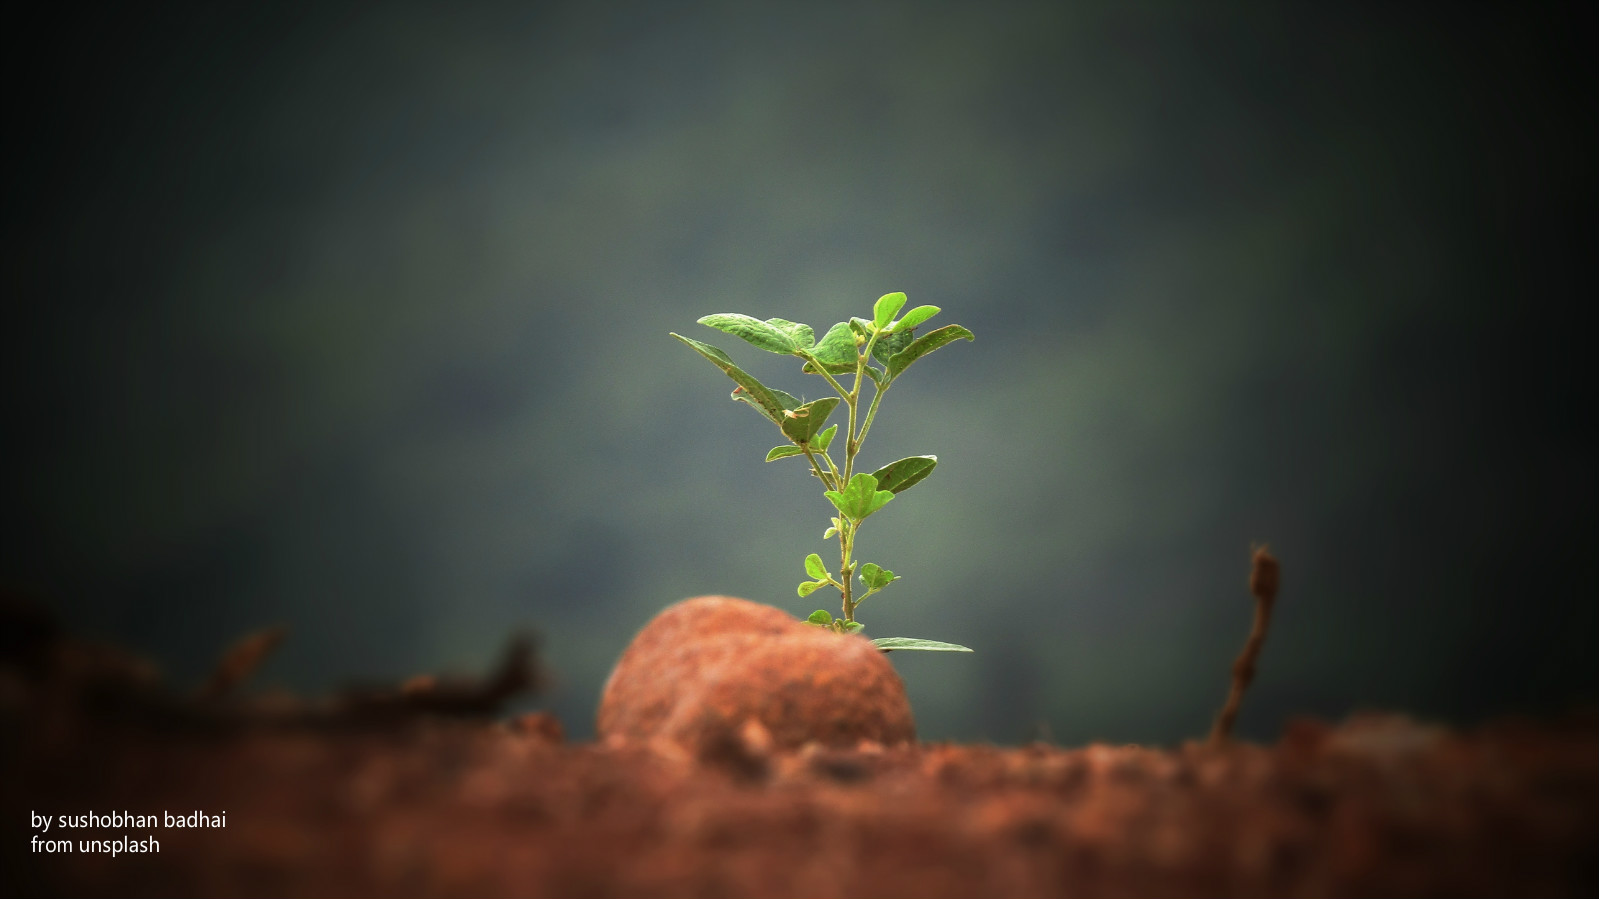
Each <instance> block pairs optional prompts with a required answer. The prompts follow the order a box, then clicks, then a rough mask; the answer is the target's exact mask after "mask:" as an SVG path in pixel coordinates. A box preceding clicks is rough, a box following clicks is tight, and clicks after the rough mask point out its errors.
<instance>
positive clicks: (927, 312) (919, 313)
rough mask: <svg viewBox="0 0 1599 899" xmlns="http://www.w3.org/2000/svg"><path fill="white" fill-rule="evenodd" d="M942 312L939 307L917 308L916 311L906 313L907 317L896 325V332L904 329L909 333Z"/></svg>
mask: <svg viewBox="0 0 1599 899" xmlns="http://www.w3.org/2000/svg"><path fill="white" fill-rule="evenodd" d="M942 311H943V310H942V309H940V308H938V307H937V306H917V307H916V308H915V309H912V310H911V311H909V312H907V313H905V317H904V318H902V319H900V320H899V321H898V322H896V323H895V324H894V330H895V331H898V330H900V329H901V328H904V329H905V330H907V331H908V330H910V329H911V328H914V327H916V326H917V325H919V324H921V323H922V322H924V321H927V320H928V319H930V318H932V317H933V316H935V315H937V314H938V313H940V312H942Z"/></svg>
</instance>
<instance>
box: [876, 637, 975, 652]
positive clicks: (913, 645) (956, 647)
mask: <svg viewBox="0 0 1599 899" xmlns="http://www.w3.org/2000/svg"><path fill="white" fill-rule="evenodd" d="M872 643H873V644H874V645H875V646H876V647H877V648H878V649H881V650H882V651H884V652H892V651H894V650H896V649H921V650H926V651H928V652H972V651H973V650H972V648H971V647H969V646H962V645H960V644H959V643H941V642H939V641H937V640H920V639H917V638H916V637H878V638H877V639H876V640H873V641H872Z"/></svg>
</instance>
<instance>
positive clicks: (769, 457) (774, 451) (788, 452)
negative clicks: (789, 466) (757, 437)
mask: <svg viewBox="0 0 1599 899" xmlns="http://www.w3.org/2000/svg"><path fill="white" fill-rule="evenodd" d="M804 454H805V451H804V450H802V449H800V448H799V447H797V446H795V445H793V444H788V445H787V446H774V447H772V448H771V450H769V451H768V452H767V453H766V461H768V462H776V461H777V460H778V459H787V458H788V457H789V456H803V455H804Z"/></svg>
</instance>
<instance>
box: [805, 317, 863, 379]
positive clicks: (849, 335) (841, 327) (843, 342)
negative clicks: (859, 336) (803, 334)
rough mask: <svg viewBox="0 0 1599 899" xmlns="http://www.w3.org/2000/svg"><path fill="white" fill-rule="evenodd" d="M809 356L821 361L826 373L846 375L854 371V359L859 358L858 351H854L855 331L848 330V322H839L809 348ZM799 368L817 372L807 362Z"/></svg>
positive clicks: (813, 372)
mask: <svg viewBox="0 0 1599 899" xmlns="http://www.w3.org/2000/svg"><path fill="white" fill-rule="evenodd" d="M811 356H812V357H814V358H815V359H816V361H817V362H820V363H822V367H823V368H825V369H827V372H828V374H833V375H847V374H850V373H852V372H854V371H855V360H856V359H858V358H860V353H858V352H856V351H855V332H854V331H851V330H850V327H849V322H839V323H838V324H836V325H834V326H833V327H831V328H828V329H827V333H826V334H823V335H822V340H821V342H820V343H818V344H817V345H816V346H815V347H813V348H812V349H811ZM801 370H802V371H804V372H807V373H809V374H817V371H816V368H815V367H814V366H812V365H811V364H810V363H809V362H807V363H805V366H804V368H803V369H801Z"/></svg>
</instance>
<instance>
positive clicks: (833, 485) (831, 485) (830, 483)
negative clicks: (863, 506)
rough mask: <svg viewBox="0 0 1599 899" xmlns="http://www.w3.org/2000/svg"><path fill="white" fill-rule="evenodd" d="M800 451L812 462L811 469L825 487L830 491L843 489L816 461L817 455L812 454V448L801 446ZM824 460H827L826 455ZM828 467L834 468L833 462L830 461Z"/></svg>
mask: <svg viewBox="0 0 1599 899" xmlns="http://www.w3.org/2000/svg"><path fill="white" fill-rule="evenodd" d="M800 449H802V450H804V451H805V458H807V459H809V460H811V469H812V470H814V471H815V472H816V476H817V477H818V478H820V479H821V481H822V484H823V485H825V486H826V487H827V488H828V489H829V490H841V489H843V488H841V487H839V486H838V482H837V481H835V480H831V479H829V477H828V473H827V472H825V471H823V470H822V465H821V463H820V462H817V461H816V454H815V453H812V452H811V448H810V446H808V445H806V444H800ZM822 458H824V459H826V458H827V457H826V456H825V455H824V456H823V457H822ZM827 467H828V468H832V467H833V463H832V460H828V463H827ZM835 475H836V472H835Z"/></svg>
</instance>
